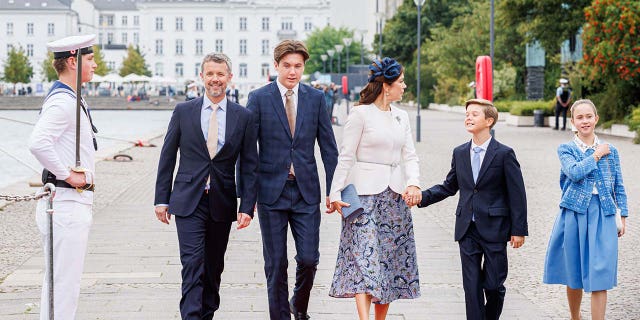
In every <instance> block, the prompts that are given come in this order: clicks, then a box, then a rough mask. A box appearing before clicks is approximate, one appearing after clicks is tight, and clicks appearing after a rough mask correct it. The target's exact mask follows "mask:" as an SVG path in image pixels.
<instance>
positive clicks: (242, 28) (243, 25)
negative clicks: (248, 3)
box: [240, 17, 247, 31]
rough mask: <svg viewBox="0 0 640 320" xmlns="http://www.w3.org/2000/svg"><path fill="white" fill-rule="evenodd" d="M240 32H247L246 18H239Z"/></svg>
mask: <svg viewBox="0 0 640 320" xmlns="http://www.w3.org/2000/svg"><path fill="white" fill-rule="evenodd" d="M240 31H247V17H240Z"/></svg>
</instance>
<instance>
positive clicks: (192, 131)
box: [155, 97, 258, 221]
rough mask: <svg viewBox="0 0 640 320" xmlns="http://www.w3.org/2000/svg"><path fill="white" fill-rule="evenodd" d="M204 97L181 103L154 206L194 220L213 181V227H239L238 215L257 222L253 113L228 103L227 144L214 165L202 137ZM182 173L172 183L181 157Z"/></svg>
mask: <svg viewBox="0 0 640 320" xmlns="http://www.w3.org/2000/svg"><path fill="white" fill-rule="evenodd" d="M202 100H203V97H200V98H197V99H193V100H190V101H187V102H183V103H179V104H178V105H177V106H176V108H175V109H174V111H173V115H172V116H171V120H170V122H169V129H168V130H167V134H166V136H165V138H164V145H163V146H162V151H161V154H160V163H159V165H158V176H157V179H156V194H155V204H167V203H168V204H169V213H171V214H173V215H176V216H182V217H185V216H188V215H190V214H192V213H193V212H194V211H195V209H196V206H197V205H198V202H199V201H200V198H201V197H202V193H203V192H204V189H205V185H206V183H207V177H208V176H209V175H211V184H210V186H211V187H210V189H209V196H210V197H212V201H210V203H212V206H213V207H212V208H210V212H211V213H212V217H213V219H214V220H215V221H235V220H236V219H237V212H238V211H239V212H243V213H246V214H248V215H250V216H253V207H254V206H255V203H256V197H257V195H256V178H257V165H258V154H257V146H256V139H257V124H256V122H255V119H256V118H255V117H254V115H253V113H252V112H251V111H249V110H247V109H246V108H244V107H242V106H240V105H239V104H236V103H233V102H231V101H229V100H227V112H226V117H227V119H226V120H227V124H226V131H225V143H224V145H223V146H222V148H221V149H220V151H218V152H217V153H216V155H215V157H213V159H211V158H210V157H209V151H208V150H207V142H206V140H205V139H204V134H203V133H202V127H201V124H200V113H201V109H202ZM178 151H180V164H179V166H178V173H177V174H176V176H175V180H174V182H173V189H172V188H171V182H172V180H173V171H174V169H175V165H176V158H177V153H178ZM236 161H238V162H239V163H238V176H239V180H240V181H241V182H242V183H240V184H239V185H240V188H241V190H240V194H241V201H240V208H239V210H238V209H237V208H238V205H237V204H238V200H237V193H236V180H235V171H236V166H235V164H236Z"/></svg>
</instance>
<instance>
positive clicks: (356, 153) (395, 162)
mask: <svg viewBox="0 0 640 320" xmlns="http://www.w3.org/2000/svg"><path fill="white" fill-rule="evenodd" d="M348 184H353V185H354V186H355V187H356V191H357V192H358V194H359V195H373V194H378V193H381V192H383V191H384V190H385V189H386V188H387V187H389V188H391V190H393V191H394V192H396V193H398V194H402V193H403V192H404V190H405V189H406V187H408V186H420V167H419V160H418V156H417V155H416V150H415V147H414V145H413V138H412V136H411V126H410V125H409V115H408V114H407V112H405V111H404V110H401V109H399V108H397V107H395V106H391V110H390V111H382V110H380V109H378V107H376V105H374V104H369V105H360V106H357V107H354V108H353V109H351V113H350V114H349V118H348V119H347V121H346V123H345V125H344V129H343V132H342V143H341V144H340V155H339V156H338V165H337V167H336V170H335V172H334V174H333V182H331V192H330V200H331V202H333V201H337V200H341V197H340V191H342V189H344V187H345V186H347V185H348Z"/></svg>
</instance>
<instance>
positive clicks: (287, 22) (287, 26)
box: [280, 17, 293, 30]
mask: <svg viewBox="0 0 640 320" xmlns="http://www.w3.org/2000/svg"><path fill="white" fill-rule="evenodd" d="M280 29H281V30H293V18H290V17H287V18H282V21H281V22H280Z"/></svg>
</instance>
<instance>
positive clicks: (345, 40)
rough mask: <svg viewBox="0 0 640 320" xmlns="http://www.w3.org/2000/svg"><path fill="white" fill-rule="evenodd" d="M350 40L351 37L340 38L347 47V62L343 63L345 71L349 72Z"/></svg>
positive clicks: (351, 40)
mask: <svg viewBox="0 0 640 320" xmlns="http://www.w3.org/2000/svg"><path fill="white" fill-rule="evenodd" d="M351 42H353V39H352V38H342V43H344V45H345V46H346V47H347V62H346V63H345V64H344V66H345V69H346V70H345V72H346V73H349V48H350V47H351Z"/></svg>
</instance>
